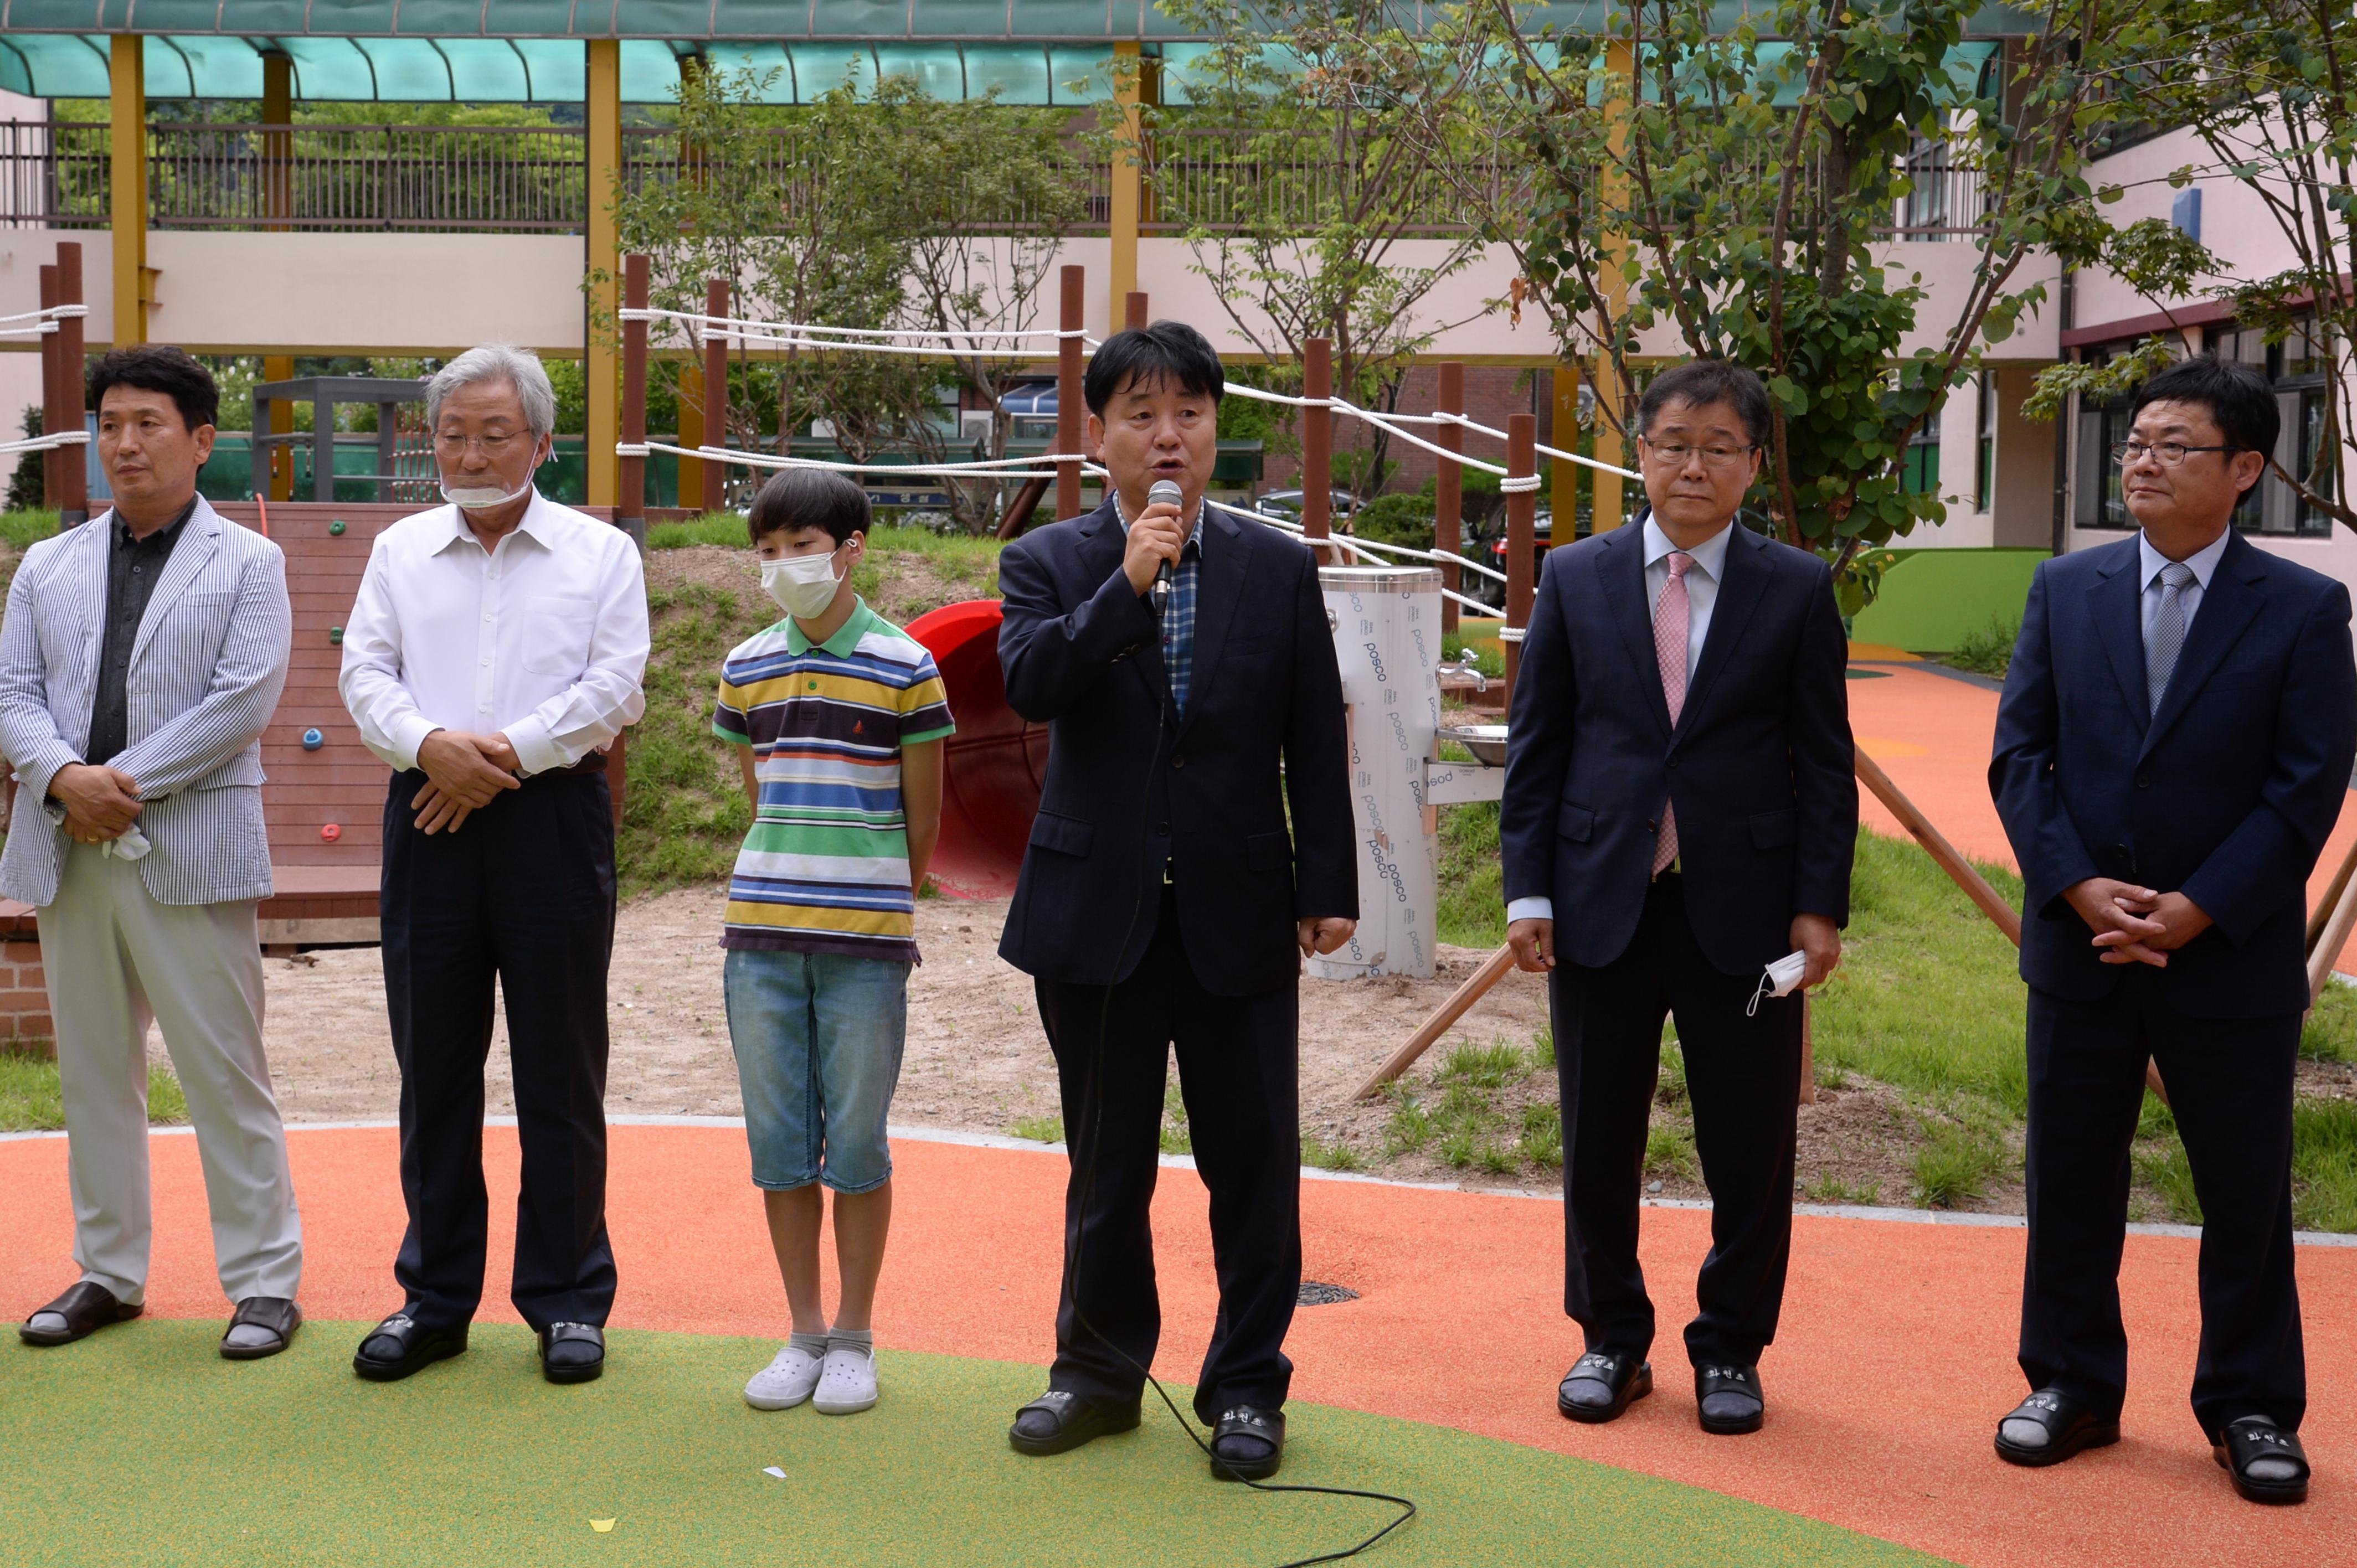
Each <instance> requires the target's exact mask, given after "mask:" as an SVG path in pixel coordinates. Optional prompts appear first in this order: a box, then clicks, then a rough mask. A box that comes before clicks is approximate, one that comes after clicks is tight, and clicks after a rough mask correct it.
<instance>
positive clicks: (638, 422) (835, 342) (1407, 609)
mask: <svg viewBox="0 0 2357 1568" xmlns="http://www.w3.org/2000/svg"><path fill="white" fill-rule="evenodd" d="M622 279H623V306H622V309H621V311H620V312H619V316H620V319H621V323H622V334H623V337H622V389H623V391H622V399H623V401H622V411H621V413H622V420H621V424H622V437H621V440H620V441H619V443H618V445H617V446H616V448H615V451H616V455H617V456H619V458H620V460H621V473H620V478H621V486H620V492H619V497H620V504H619V506H618V507H617V509H616V514H617V518H618V520H619V521H620V523H621V525H622V526H623V527H625V528H631V529H634V530H636V531H641V537H643V533H642V531H643V528H644V518H645V510H646V509H645V494H646V489H645V485H646V480H645V471H646V458H647V456H648V455H649V454H651V453H653V452H658V451H660V452H671V453H674V454H676V455H677V456H680V457H682V458H683V459H688V460H693V461H696V462H699V463H701V464H702V465H703V472H704V475H705V479H704V497H705V505H706V506H707V507H711V508H717V506H718V505H719V502H720V499H721V497H722V495H723V494H724V493H725V486H724V485H723V483H722V480H721V478H720V469H721V466H722V465H724V464H733V465H738V466H741V467H752V468H757V469H759V468H789V467H825V468H832V469H834V470H837V471H839V472H845V473H851V474H857V475H873V474H888V475H891V476H895V477H914V476H917V475H931V476H935V477H939V478H947V479H951V480H954V481H960V482H966V483H974V482H1003V483H1006V484H1010V485H1015V486H1017V487H1019V488H1017V489H1016V490H1015V491H1014V492H1013V493H1012V494H1011V495H1010V497H1009V504H1008V505H1007V507H1006V510H1005V512H1004V514H1003V515H1004V517H1005V518H1006V522H1005V523H1004V524H1003V525H1002V528H1001V532H1002V534H1004V535H1006V536H1008V537H1012V536H1013V535H1014V534H1015V533H1017V532H1021V529H1022V527H1023V526H1024V525H1025V523H1026V522H1028V520H1029V518H1030V516H1031V515H1032V509H1033V508H1034V507H1035V506H1036V505H1037V504H1038V503H1039V500H1040V499H1042V497H1043V496H1044V494H1045V492H1046V490H1047V488H1048V486H1049V484H1051V483H1052V484H1053V485H1054V487H1055V491H1056V500H1055V506H1056V515H1057V516H1059V517H1071V516H1076V515H1078V514H1079V512H1080V511H1081V510H1082V480H1083V478H1099V479H1102V478H1104V470H1103V468H1102V467H1098V466H1097V465H1096V464H1095V463H1094V462H1093V461H1092V455H1091V454H1089V453H1088V452H1086V451H1084V450H1083V447H1082V425H1081V410H1082V388H1081V380H1082V370H1083V367H1084V364H1085V361H1086V358H1087V355H1088V353H1089V352H1090V351H1091V350H1092V349H1093V348H1094V347H1095V342H1096V340H1095V339H1094V338H1091V337H1090V336H1089V334H1088V333H1087V332H1086V330H1085V329H1084V328H1083V327H1082V319H1083V316H1082V311H1083V302H1084V298H1085V293H1084V281H1085V280H1084V274H1083V273H1082V269H1081V268H1080V267H1077V266H1068V267H1066V268H1064V269H1063V272H1062V274H1061V277H1060V280H1059V282H1060V296H1059V297H1060V323H1059V325H1058V326H1057V327H1055V328H1044V327H1043V328H967V329H952V330H941V329H913V328H911V329H901V328H877V329H866V328H835V327H823V326H814V325H810V324H806V323H797V322H769V321H754V320H748V319H746V318H743V317H734V316H731V315H730V314H729V309H728V307H729V301H730V296H731V290H730V287H729V285H728V284H727V282H726V280H724V279H717V278H716V279H711V280H708V281H707V283H706V285H705V308H704V310H703V312H702V313H700V314H697V313H691V312H684V311H671V310H659V309H654V308H651V306H650V304H649V298H650V295H651V263H650V261H649V259H648V258H647V257H644V256H637V255H634V256H629V257H626V258H624V261H623V272H622ZM1124 306H1125V308H1124V316H1125V319H1126V321H1127V322H1128V324H1130V325H1133V326H1139V325H1143V324H1144V323H1145V322H1146V319H1147V315H1146V296H1145V295H1142V294H1132V295H1128V296H1127V298H1126V299H1125V301H1124ZM659 322H660V323H666V324H670V325H673V326H675V327H678V328H683V329H684V330H685V332H686V333H687V335H688V337H689V338H690V340H691V343H692V346H693V347H692V351H694V352H696V353H698V354H699V355H700V356H701V358H702V360H703V370H704V385H705V400H706V403H707V409H706V413H705V429H707V430H714V429H719V428H722V427H723V426H724V424H725V417H716V416H715V413H714V411H715V410H719V411H725V410H726V405H727V403H726V400H727V397H728V389H727V358H728V353H729V350H730V349H744V350H748V351H759V352H765V353H767V352H794V353H825V352H830V351H856V352H860V353H882V354H893V355H909V356H925V355H936V356H942V357H948V356H950V355H952V354H957V355H961V356H968V357H970V356H973V355H976V354H981V355H985V356H989V357H994V358H1004V359H1011V360H1034V361H1040V360H1046V359H1047V357H1048V355H1049V352H1050V349H1051V346H1052V352H1053V354H1054V357H1055V366H1056V383H1057V398H1056V425H1057V435H1056V442H1055V447H1056V450H1054V451H1053V452H1050V453H1047V454H1044V455H1042V456H1034V457H1008V458H999V459H994V460H989V461H976V462H958V463H940V464H878V463H849V462H833V461H827V460H823V459H818V458H812V457H798V456H793V455H792V454H791V453H785V454H780V455H771V454H769V453H761V452H750V451H746V450H742V449H738V448H734V447H728V446H722V445H719V444H717V443H714V442H706V443H705V444H703V445H701V446H694V447H690V446H674V445H671V444H668V443H663V442H657V441H650V440H649V439H648V438H647V434H646V388H647V365H648V354H649V343H648V330H649V328H650V327H651V326H652V325H654V324H656V323H659ZM1304 372H1305V373H1304V378H1303V394H1302V395H1301V396H1299V397H1292V396H1287V395H1286V394H1283V393H1278V392H1265V391H1262V390H1261V389H1258V388H1254V387H1246V386H1242V385H1236V384H1231V385H1230V386H1229V388H1228V391H1229V392H1230V393H1231V395H1234V396H1241V397H1249V398H1254V399H1257V400H1259V401H1262V402H1267V403H1282V404H1286V405H1289V406H1291V407H1293V408H1295V409H1297V410H1298V411H1299V419H1300V424H1301V439H1302V453H1303V464H1302V489H1303V491H1304V495H1303V502H1302V509H1301V516H1300V520H1299V521H1297V522H1295V521H1288V520H1286V519H1282V518H1275V517H1270V516H1266V515H1264V514H1262V513H1259V512H1256V511H1251V510H1245V509H1243V508H1237V507H1231V506H1226V505H1224V503H1221V502H1216V501H1214V502H1211V503H1209V504H1211V505H1213V506H1218V507H1221V509H1222V510H1226V511H1229V512H1231V513H1232V514H1234V515H1236V516H1238V517H1240V518H1243V519H1246V520H1249V521H1251V522H1252V523H1253V524H1254V525H1256V526H1263V527H1269V528H1275V529H1278V530H1280V531H1282V532H1289V533H1292V534H1294V535H1296V536H1297V537H1299V538H1301V539H1303V540H1304V541H1305V542H1307V543H1308V544H1309V545H1310V546H1311V547H1312V548H1313V549H1314V550H1315V551H1316V552H1317V553H1318V561H1319V563H1320V572H1319V585H1320V588H1321V590H1322V592H1323V593H1324V595H1325V597H1326V602H1327V607H1328V612H1329V621H1330V622H1331V623H1332V627H1333V628H1334V631H1335V635H1336V648H1337V654H1338V657H1339V659H1340V663H1341V666H1342V671H1343V684H1344V690H1345V694H1346V696H1347V697H1348V699H1349V702H1350V709H1351V733H1352V743H1353V771H1352V792H1351V797H1352V815H1353V818H1354V822H1355V826H1356V828H1357V830H1358V834H1357V836H1358V840H1359V843H1360V854H1361V865H1360V878H1359V881H1360V889H1361V898H1360V904H1361V921H1360V927H1359V931H1358V934H1357V936H1356V937H1355V938H1354V940H1352V941H1351V943H1350V944H1349V945H1348V946H1347V947H1345V948H1344V949H1342V950H1340V951H1339V952H1337V953H1335V954H1333V955H1331V956H1330V957H1328V958H1324V959H1318V960H1315V961H1312V963H1311V965H1310V968H1311V972H1312V973H1314V974H1318V975H1320V976H1322V977H1328V978H1346V977H1349V976H1353V975H1366V974H1406V975H1414V976H1418V977H1421V976H1427V975H1430V974H1431V973H1432V972H1433V971H1434V965H1435V959H1436V950H1437V921H1436V914H1435V908H1434V906H1435V903H1436V896H1435V890H1436V885H1437V807H1438V806H1439V805H1442V804H1446V803H1450V802H1454V801H1464V800H1495V799H1497V797H1498V794H1499V791H1500V784H1501V778H1502V770H1501V768H1499V767H1497V766H1495V765H1494V764H1495V763H1496V762H1497V761H1498V760H1499V758H1498V755H1497V752H1496V750H1495V748H1493V747H1489V746H1484V747H1483V748H1482V749H1484V750H1488V751H1490V752H1491V756H1490V757H1488V758H1487V759H1482V758H1478V757H1477V759H1476V760H1475V761H1473V762H1470V763H1444V762H1442V761H1441V760H1440V757H1439V752H1438V748H1437V744H1436V741H1437V731H1438V724H1439V695H1438V686H1437V672H1438V671H1439V669H1440V666H1441V662H1442V658H1441V652H1442V650H1441V639H1442V638H1443V636H1444V635H1446V634H1448V633H1449V632H1452V631H1454V630H1455V628H1456V623H1457V612H1458V607H1465V608H1469V609H1470V610H1472V611H1473V612H1474V613H1475V614H1477V615H1486V614H1488V613H1489V612H1488V610H1487V608H1486V607H1484V606H1483V605H1482V604H1481V603H1480V601H1478V600H1476V599H1473V598H1470V597H1469V596H1466V595H1465V594H1464V593H1463V592H1462V591H1461V588H1462V583H1463V575H1464V574H1466V573H1469V572H1470V573H1476V574H1480V575H1485V576H1488V577H1490V578H1491V579H1494V580H1497V581H1500V582H1501V583H1502V584H1503V585H1504V586H1505V589H1506V603H1507V615H1506V621H1507V625H1506V629H1505V632H1504V634H1503V640H1504V642H1505V645H1506V663H1507V671H1506V679H1507V684H1508V689H1509V692H1511V690H1512V682H1513V681H1514V678H1515V675H1516V673H1517V671H1518V668H1519V665H1520V650H1519V648H1518V647H1516V646H1515V643H1516V639H1518V638H1519V635H1520V631H1521V628H1522V627H1523V625H1524V624H1525V622H1526V621H1527V620H1528V618H1529V615H1530V607H1531V599H1532V586H1533V580H1534V556H1533V545H1532V518H1533V511H1534V501H1535V495H1536V491H1537V489H1538V488H1539V484H1540V479H1539V476H1538V470H1537V459H1538V457H1539V456H1542V455H1544V456H1548V457H1551V458H1554V459H1556V460H1558V461H1566V462H1572V463H1579V464H1586V465H1587V466H1588V467H1595V468H1599V469H1604V470H1606V471H1608V472H1609V473H1613V474H1617V475H1621V476H1624V477H1627V478H1636V476H1635V475H1634V474H1633V473H1631V471H1630V470H1628V469H1625V468H1619V467H1613V466H1611V465H1609V464H1602V463H1598V462H1596V461H1595V460H1594V459H1592V458H1587V457H1583V456H1579V455H1578V454H1577V453H1573V452H1567V451H1563V450H1560V449H1558V448H1555V447H1542V446H1539V445H1538V444H1537V442H1536V440H1535V424H1534V420H1533V418H1532V416H1531V415H1529V414H1527V413H1518V414H1514V415H1512V417H1511V418H1510V419H1509V421H1508V428H1507V429H1505V430H1497V429H1493V428H1491V427H1490V426H1488V425H1484V424H1477V423H1475V422H1474V421H1472V420H1470V419H1469V418H1468V417H1466V415H1465V413H1464V412H1463V410H1464V386H1465V377H1464V367H1463V366H1461V365H1456V364H1450V365H1444V366H1443V367H1442V368H1441V372H1440V397H1439V399H1438V406H1437V408H1436V410H1435V412H1433V413H1428V414H1414V413H1406V414H1403V413H1382V412H1378V411H1375V410H1371V409H1365V408H1361V407H1359V406H1357V405H1356V404H1353V403H1351V402H1349V401H1348V400H1347V399H1344V398H1340V397H1337V396H1336V395H1334V392H1333V377H1332V355H1331V349H1330V345H1329V344H1328V343H1327V342H1326V341H1325V340H1323V339H1318V338H1313V339H1311V340H1310V341H1309V343H1308V357H1307V360H1306V362H1305V365H1304ZM1338 414H1340V415H1341V416H1343V417H1347V418H1352V419H1357V420H1360V421H1361V422H1362V423H1365V424H1369V425H1372V426H1374V427H1376V428H1379V429H1382V430H1383V431H1385V432H1386V433H1388V434H1389V435H1391V436H1392V437H1393V438H1394V439H1396V440H1398V441H1400V442H1402V443H1403V444H1405V445H1408V446H1419V447H1422V448H1424V449H1426V450H1427V451H1430V452H1432V453H1435V454H1436V455H1437V456H1439V457H1440V458H1441V459H1442V462H1441V464H1440V478H1439V480H1438V482H1437V484H1436V486H1435V490H1436V499H1437V518H1436V526H1435V541H1434V542H1435V546H1436V548H1434V549H1432V550H1417V549H1413V548H1410V547H1406V546H1402V545H1393V544H1384V543H1378V542H1372V541H1365V540H1359V539H1354V538H1351V537H1350V536H1348V535H1346V534H1345V535H1338V534H1336V533H1335V532H1333V529H1332V522H1333V518H1332V505H1331V499H1330V493H1331V485H1332V457H1333V420H1334V418H1335V416H1336V415H1338ZM1422 428H1429V430H1430V431H1431V435H1430V436H1428V437H1427V436H1426V435H1422V434H1419V433H1418V431H1419V429H1422ZM1468 432H1471V433H1473V434H1475V435H1481V436H1485V437H1488V438H1491V439H1495V440H1498V441H1501V442H1502V443H1504V444H1505V446H1506V460H1505V462H1504V463H1502V464H1500V463H1491V462H1487V461H1484V460H1482V459H1480V458H1476V457H1469V456H1465V455H1464V445H1465V436H1466V434H1467V433H1468ZM1468 465H1469V466H1471V467H1476V468H1479V469H1481V470H1482V471H1484V472H1487V473H1491V474H1494V475H1497V476H1498V477H1499V480H1500V488H1501V489H1502V490H1504V491H1505V493H1506V497H1507V510H1508V514H1509V530H1508V538H1509V549H1508V563H1507V570H1506V571H1505V572H1503V573H1500V572H1497V571H1495V570H1494V569H1492V568H1490V567H1487V566H1484V565H1481V564H1478V563H1474V562H1470V561H1467V560H1465V559H1463V558H1462V557H1461V556H1459V555H1458V553H1457V548H1458V539H1459V536H1460V532H1461V526H1462V499H1463V472H1462V471H1463V468H1464V467H1466V466H1468ZM998 624H999V607H998V605H997V604H996V602H995V601H975V602H973V603H968V604H962V605H952V606H949V607H945V608H943V609H940V610H936V611H934V612H932V613H931V614H930V615H927V616H924V617H922V618H920V619H919V620H918V621H917V622H916V623H915V624H913V625H912V626H911V627H910V628H909V632H910V635H912V636H914V637H915V638H916V639H918V640H919V641H920V642H921V643H923V644H924V645H925V646H926V647H927V648H928V649H929V650H931V652H932V654H933V658H934V661H935V663H936V664H938V665H939V666H940V667H941V671H942V679H943V682H944V683H945V684H946V685H947V686H948V688H949V692H950V703H951V709H952V714H953V715H954V717H955V718H956V721H957V725H958V734H957V735H956V736H955V737H953V738H952V740H951V741H950V742H949V743H948V746H947V750H946V756H945V757H944V773H945V784H944V797H945V799H944V805H943V820H942V836H941V843H940V847H939V849H938V850H937V851H936V856H935V862H934V867H933V875H934V877H935V879H936V880H937V881H938V882H939V883H940V885H941V886H942V887H943V889H944V890H946V891H950V892H952V893H956V894H960V895H963V896H968V897H987V896H998V895H1004V894H1006V893H1007V892H1010V891H1012V889H1013V887H1014V885H1015V880H1016V876H1017V872H1018V870H1019V868H1020V866H1021V864H1022V856H1023V849H1024V845H1025V843H1026V842H1027V840H1028V836H1029V831H1030V824H1031V819H1032V817H1033V815H1034V813H1035V812H1036V811H1038V809H1039V790H1040V783H1041V780H1042V779H1043V778H1044V776H1045V771H1046V763H1047V754H1048V734H1047V731H1046V729H1045V727H1044V726H1040V725H1030V724H1027V723H1026V722H1024V720H1023V719H1022V718H1021V717H1020V716H1019V715H1018V714H1015V713H1014V712H1013V711H1012V710H1011V709H1009V708H1008V707H1007V706H1006V694H1005V688H1004V685H1003V683H1002V677H1001V674H1000V671H999V668H998V660H997V635H998Z"/></svg>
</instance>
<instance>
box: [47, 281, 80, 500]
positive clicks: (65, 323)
mask: <svg viewBox="0 0 2357 1568" xmlns="http://www.w3.org/2000/svg"><path fill="white" fill-rule="evenodd" d="M87 297H88V296H87V295H84V294H83V293H82V287H81V242H80V241H77V240H61V241H59V242H58V303H59V305H81V304H82V303H83V302H84V301H85V299H87ZM57 339H58V392H59V398H60V400H61V401H62V403H63V404H64V408H65V419H64V422H63V424H64V428H66V429H68V430H81V429H83V428H85V425H86V422H85V421H84V419H83V417H82V406H83V405H82V397H83V391H84V388H85V387H86V386H87V385H88V384H89V383H88V382H87V381H85V380H84V378H83V375H82V368H81V361H82V318H81V317H79V316H68V317H60V318H59V321H58V330H57ZM63 456H64V458H65V461H64V462H62V463H60V464H59V466H58V478H59V481H60V482H59V486H58V493H57V494H56V495H55V496H54V497H52V498H51V501H52V503H53V504H54V505H55V506H56V507H57V509H58V526H59V528H71V527H73V526H74V525H75V524H76V523H79V522H86V521H89V520H90V448H89V447H87V446H69V447H67V448H65V450H64V453H63Z"/></svg>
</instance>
